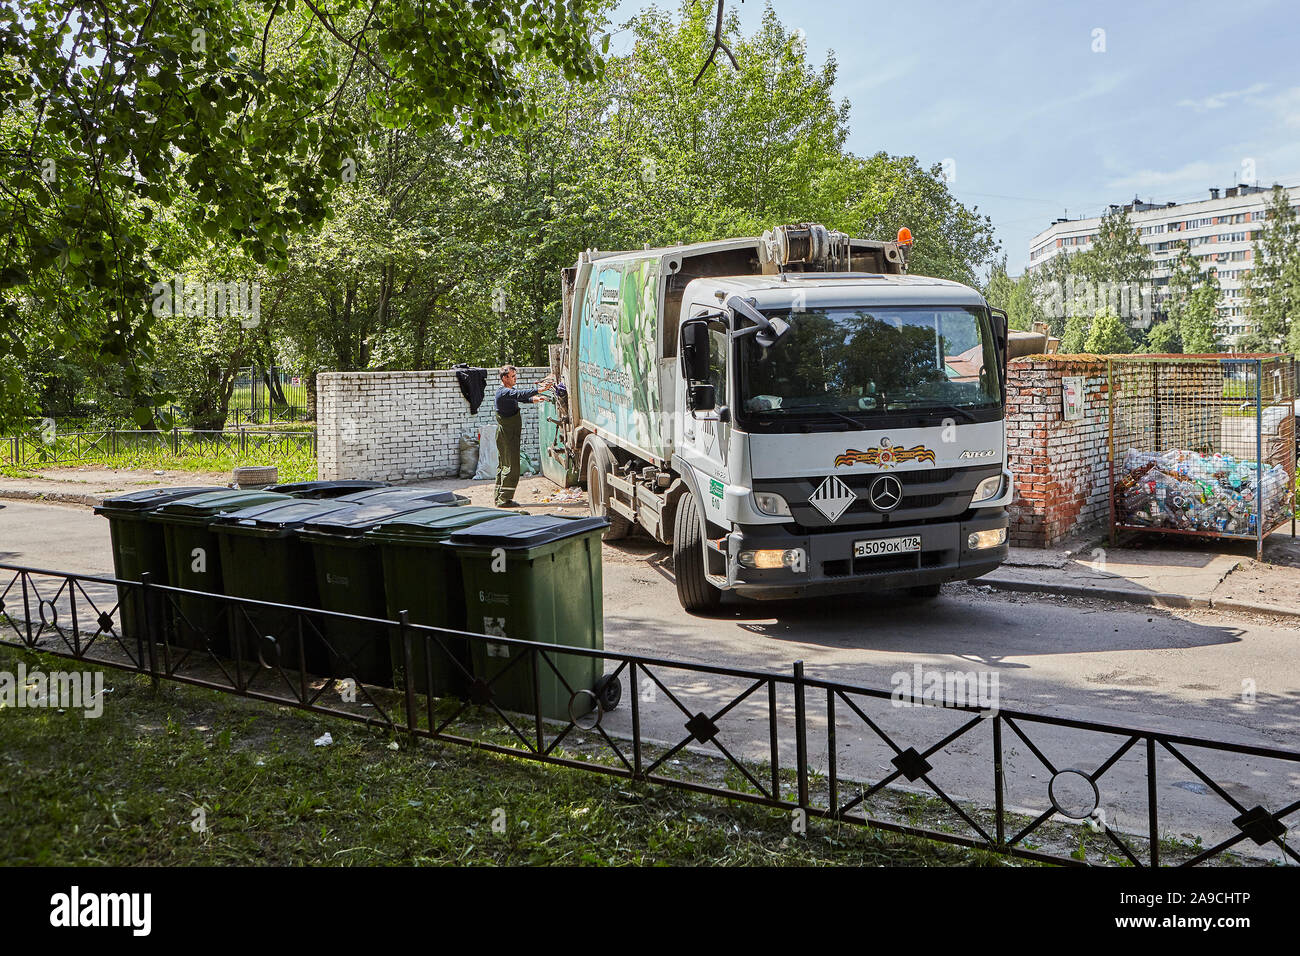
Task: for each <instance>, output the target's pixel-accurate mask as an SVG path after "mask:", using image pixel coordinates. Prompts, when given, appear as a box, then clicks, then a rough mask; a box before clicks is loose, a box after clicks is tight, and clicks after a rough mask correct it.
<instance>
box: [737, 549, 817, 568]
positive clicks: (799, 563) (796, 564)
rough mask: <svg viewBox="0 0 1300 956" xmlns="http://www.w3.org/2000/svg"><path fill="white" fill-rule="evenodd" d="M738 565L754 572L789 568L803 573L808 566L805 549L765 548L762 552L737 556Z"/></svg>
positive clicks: (744, 553) (747, 552)
mask: <svg viewBox="0 0 1300 956" xmlns="http://www.w3.org/2000/svg"><path fill="white" fill-rule="evenodd" d="M736 563H737V564H739V565H740V566H741V567H742V568H751V569H753V570H770V569H772V568H789V569H790V570H791V571H802V570H803V569H804V567H805V565H806V564H807V559H806V558H805V557H804V552H803V548H786V549H784V550H782V549H780V548H765V549H763V550H761V551H742V552H740V553H739V554H738V555H736Z"/></svg>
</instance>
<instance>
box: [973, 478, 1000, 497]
mask: <svg viewBox="0 0 1300 956" xmlns="http://www.w3.org/2000/svg"><path fill="white" fill-rule="evenodd" d="M1001 490H1002V476H1001V475H994V476H993V477H992V478H985V479H984V480H983V481H981V482H980V483H979V484H978V485H976V486H975V497H973V498H971V500H970V501H971V504H975V502H977V501H988V500H989V499H990V498H996V497H997V496H998V492H999V491H1001Z"/></svg>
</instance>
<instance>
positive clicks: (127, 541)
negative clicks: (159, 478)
mask: <svg viewBox="0 0 1300 956" xmlns="http://www.w3.org/2000/svg"><path fill="white" fill-rule="evenodd" d="M220 490H221V489H219V488H215V487H211V486H207V485H192V486H189V487H183V488H149V489H146V490H144V491H133V492H131V493H130V494H127V495H119V496H118V497H116V498H108V499H106V500H105V501H104V502H103V503H102V504H100V505H97V506H96V507H95V514H97V515H102V516H103V517H105V518H107V519H108V533H109V537H110V539H111V540H112V545H113V576H114V577H116V578H117V579H118V580H119V581H141V580H143V579H144V575H145V574H146V573H147V574H148V575H149V578H150V580H151V581H153V582H154V583H155V584H167V583H169V581H170V577H169V575H168V572H167V542H166V539H165V537H164V535H163V526H162V525H161V524H159V523H158V522H156V521H153V520H152V512H153V509H154V508H157V507H159V506H161V505H165V504H168V503H169V502H173V501H179V500H180V499H182V498H191V497H193V496H194V495H200V494H204V493H205V492H211V491H220ZM138 596H139V591H138V589H134V588H132V589H130V590H129V591H128V590H127V589H126V588H119V589H118V607H119V608H121V627H120V628H119V633H121V634H123V635H126V636H130V637H134V636H136V635H137V634H139V633H141V632H140V630H138V629H137V625H138V626H139V627H143V624H144V622H143V620H142V619H141V612H140V611H139V610H138V609H137V600H136V599H137V597H138Z"/></svg>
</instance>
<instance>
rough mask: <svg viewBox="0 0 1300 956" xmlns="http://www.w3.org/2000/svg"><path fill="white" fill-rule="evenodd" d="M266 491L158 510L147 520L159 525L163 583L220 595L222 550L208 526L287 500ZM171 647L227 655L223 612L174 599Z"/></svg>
mask: <svg viewBox="0 0 1300 956" xmlns="http://www.w3.org/2000/svg"><path fill="white" fill-rule="evenodd" d="M292 500H293V499H291V498H289V497H288V496H286V495H281V494H276V493H275V492H270V491H234V490H230V489H224V490H220V491H210V492H207V493H204V494H198V495H190V496H188V497H185V498H181V499H179V500H177V501H171V502H168V503H167V504H164V505H160V506H159V507H157V508H154V509H153V510H152V511H151V512H149V515H148V520H149V521H151V522H156V523H157V524H159V525H161V526H162V530H163V540H164V541H165V544H166V549H167V582H166V583H168V584H170V585H171V586H172V587H178V588H185V589H187V590H190V591H206V592H209V593H211V594H221V593H223V589H224V583H223V574H222V561H221V548H220V546H219V544H218V543H217V537H216V535H215V534H214V533H213V531H212V523H213V522H214V521H216V520H218V519H220V518H221V517H223V516H224V515H227V514H230V513H232V512H236V511H239V510H241V509H243V508H249V507H252V506H254V505H264V504H269V503H275V502H286V501H292ZM172 603H173V606H174V609H175V635H174V637H173V643H174V644H176V645H178V646H180V647H191V648H202V649H207V650H210V651H211V652H212V653H214V654H218V655H224V654H225V653H226V652H227V651H228V650H229V647H228V644H227V642H226V625H225V615H224V608H223V607H222V605H221V602H219V601H210V600H207V599H205V598H201V597H196V596H190V595H177V596H176V598H175V600H174V602H172Z"/></svg>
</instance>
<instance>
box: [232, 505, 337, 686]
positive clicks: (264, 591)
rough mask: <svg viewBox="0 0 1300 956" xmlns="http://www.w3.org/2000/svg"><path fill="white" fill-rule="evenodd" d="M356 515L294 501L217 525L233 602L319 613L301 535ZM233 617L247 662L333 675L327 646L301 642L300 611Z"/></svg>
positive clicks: (247, 608) (251, 611)
mask: <svg viewBox="0 0 1300 956" xmlns="http://www.w3.org/2000/svg"><path fill="white" fill-rule="evenodd" d="M356 507H357V506H356V505H353V504H349V503H347V502H341V501H330V500H314V499H308V500H302V499H298V498H289V499H282V500H280V501H274V502H270V503H267V504H261V505H256V506H254V507H250V508H245V509H244V510H242V511H236V512H234V513H233V514H228V515H226V516H225V517H224V518H223V519H222V520H220V521H218V522H216V523H214V524H213V525H212V534H213V535H214V537H215V538H216V539H217V541H218V544H219V549H220V552H221V565H222V568H223V569H224V583H225V590H226V594H229V595H231V596H232V597H242V598H250V599H252V600H255V601H266V602H268V603H269V604H275V605H285V604H288V605H293V606H298V607H319V606H320V605H319V603H318V594H317V591H316V575H315V574H314V573H313V569H312V557H311V551H310V549H309V548H308V547H307V545H306V543H304V542H303V541H301V540H299V538H298V531H299V529H301V528H302V527H303V526H304V525H306V524H307V523H308V522H311V521H319V520H321V519H322V518H324V517H325V516H326V515H329V514H334V513H338V512H350V511H352V510H354V509H355V508H356ZM233 616H234V626H233V627H232V628H231V639H232V641H233V642H234V643H233V648H234V650H235V655H236V656H237V657H238V658H239V659H240V660H245V661H258V662H260V663H262V664H264V665H266V666H268V667H273V666H277V665H278V666H279V667H281V668H283V669H286V670H295V671H308V672H310V673H313V674H324V673H328V671H327V668H328V666H329V658H328V655H327V654H326V653H325V646H324V645H323V644H321V643H320V642H319V641H315V640H311V639H310V637H311V636H312V635H311V633H310V631H309V630H307V631H304V634H305V636H307V637H308V638H309V639H307V640H300V639H299V638H300V634H299V626H298V621H297V620H296V614H295V612H294V611H291V610H288V609H287V608H284V607H279V606H277V607H262V606H258V605H240V606H239V607H238V609H237V610H233ZM303 626H304V628H305V627H306V624H305V623H304V625H303Z"/></svg>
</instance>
